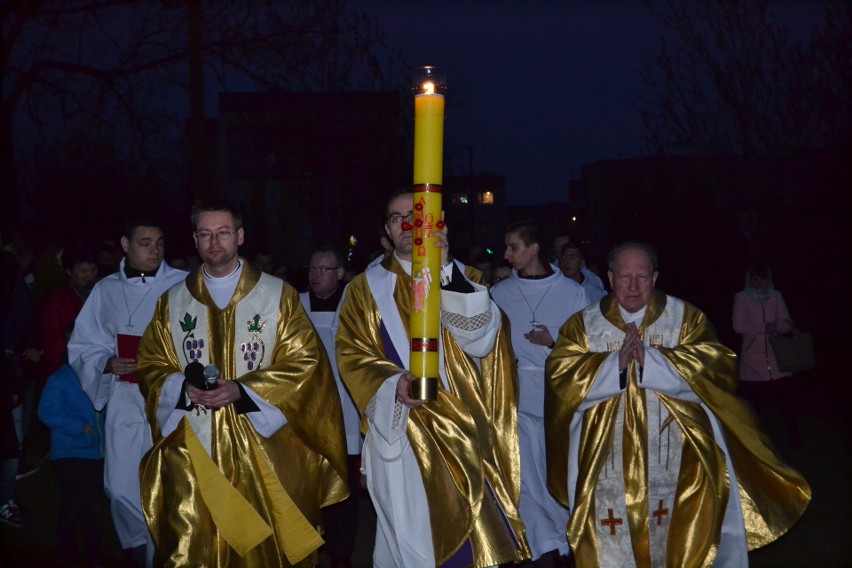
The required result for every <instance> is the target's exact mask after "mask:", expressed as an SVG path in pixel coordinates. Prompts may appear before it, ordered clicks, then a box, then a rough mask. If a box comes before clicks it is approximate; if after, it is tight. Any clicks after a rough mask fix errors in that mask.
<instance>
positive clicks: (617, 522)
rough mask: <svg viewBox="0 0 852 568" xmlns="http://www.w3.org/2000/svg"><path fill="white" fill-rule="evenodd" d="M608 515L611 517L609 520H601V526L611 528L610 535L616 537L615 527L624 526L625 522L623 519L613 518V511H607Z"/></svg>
mask: <svg viewBox="0 0 852 568" xmlns="http://www.w3.org/2000/svg"><path fill="white" fill-rule="evenodd" d="M607 514H608V515H609V518H607V519H601V524H602V525H603V526H609V534H611V535H614V534H615V525H620V524H623V522H622V520H621V519H616V518H614V517H613V515H612V509H607Z"/></svg>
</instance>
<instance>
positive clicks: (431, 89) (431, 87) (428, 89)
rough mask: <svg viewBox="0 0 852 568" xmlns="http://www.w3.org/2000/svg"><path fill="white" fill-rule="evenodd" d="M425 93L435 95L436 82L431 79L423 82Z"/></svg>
mask: <svg viewBox="0 0 852 568" xmlns="http://www.w3.org/2000/svg"><path fill="white" fill-rule="evenodd" d="M423 94H424V95H434V94H435V83H433V82H431V81H427V82H425V83H423Z"/></svg>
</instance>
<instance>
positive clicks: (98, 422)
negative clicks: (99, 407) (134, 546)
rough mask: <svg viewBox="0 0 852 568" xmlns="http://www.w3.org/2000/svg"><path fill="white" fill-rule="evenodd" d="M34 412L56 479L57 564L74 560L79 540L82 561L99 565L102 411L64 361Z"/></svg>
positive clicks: (74, 562) (72, 563) (102, 478)
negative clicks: (46, 436) (46, 433)
mask: <svg viewBox="0 0 852 568" xmlns="http://www.w3.org/2000/svg"><path fill="white" fill-rule="evenodd" d="M38 417H39V418H40V419H41V421H42V422H44V423H45V424H46V425H47V426H48V427H49V428H50V459H51V461H52V462H53V468H54V471H55V472H56V477H57V479H58V481H59V496H60V497H59V499H60V503H59V518H58V523H57V527H56V535H57V566H76V565H78V564H79V559H78V550H77V546H78V543H79V542H80V541H81V540H82V544H83V551H84V555H85V558H83V559H82V560H83V562H84V563H85V564H86V565H87V566H100V562H101V542H102V534H101V527H102V524H103V523H102V515H103V510H102V504H103V494H104V451H103V449H104V444H103V442H104V438H103V435H104V427H103V412H97V411H95V408H94V407H93V406H92V403H91V401H90V400H89V398H88V397H87V396H86V394H85V393H84V392H83V388H82V387H81V386H80V381H79V380H78V379H77V375H76V374H74V370H73V369H72V368H71V366H70V365H67V364H66V365H62V366H61V367H60V368H59V369H58V370H57V371H56V372H55V373H53V374H52V375H51V376H50V378H48V380H47V384H46V385H45V387H44V391H43V393H42V395H41V402H40V403H39V406H38ZM78 533H82V535H79V534H78ZM81 536H82V538H80V537H81Z"/></svg>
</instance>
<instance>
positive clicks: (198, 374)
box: [183, 361, 205, 389]
mask: <svg viewBox="0 0 852 568" xmlns="http://www.w3.org/2000/svg"><path fill="white" fill-rule="evenodd" d="M183 376H184V377H186V382H187V383H189V384H191V385H192V386H194V387H195V388H197V389H203V388H205V387H204V365H202V364H201V363H199V362H198V361H193V362H191V363H190V364H189V365H187V366H186V368H185V369H184V370H183Z"/></svg>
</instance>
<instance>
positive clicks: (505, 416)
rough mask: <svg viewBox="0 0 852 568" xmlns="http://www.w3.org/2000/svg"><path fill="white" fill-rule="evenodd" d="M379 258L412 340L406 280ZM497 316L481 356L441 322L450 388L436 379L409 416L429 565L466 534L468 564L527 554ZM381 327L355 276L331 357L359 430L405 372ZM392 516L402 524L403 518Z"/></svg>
mask: <svg viewBox="0 0 852 568" xmlns="http://www.w3.org/2000/svg"><path fill="white" fill-rule="evenodd" d="M382 266H383V267H384V268H385V269H386V270H388V271H389V272H390V273H392V274H393V275H395V276H396V284H395V287H394V289H393V303H395V307H396V309H397V310H398V312H399V316H400V318H401V320H402V324H403V326H404V327H405V332H406V333H407V335H408V337H407V339H406V341H407V342H408V343H410V337H411V333H410V328H409V314H410V311H411V299H412V296H411V278H410V277H409V276H408V275H407V274H406V273H405V270H404V269H403V268H402V267H401V266H400V264H399V262H398V261H397V259H396V257H395V256H391V257H389V258H386V259H385V260H384V261H383V263H382ZM465 275H466V277H467V278H468V279H469V280H471V281H473V282H477V283H479V282H480V281H481V275H480V273H479V272H478V271H475V270H466V271H465ZM388 276H390V275H388ZM477 276H479V277H478V278H477ZM505 323H506V322H505V320H504V325H503V326H502V327H501V329H500V330H499V331H498V332H497V339H496V343H495V346H494V348H493V350H492V351H491V353H489V354H488V355H487V356H485V357H483V358H481V359H474V358H473V357H471V356H470V355H468V354H466V353H465V352H464V351H462V348H461V347H460V346H459V345H458V344H457V343H456V341H455V339H454V337H453V335H452V334H451V333H450V332H449V331H447V330H446V329H445V328H443V326H442V331H441V339H442V344H443V349H444V371H445V372H446V379H447V381H448V384H449V390H447V389H446V388H444V386H443V385H442V384H441V383H440V382H439V386H438V396H437V399H436V400H432V401H429V402H427V403H425V404H424V405H423V406H421V407H420V408H418V409H415V410H412V411H411V412H410V414H409V416H408V423H407V424H408V425H407V436H408V440H409V443H410V444H411V448H412V449H413V452H414V455H415V458H416V460H417V463H418V465H419V469H420V473H421V475H422V480H423V485H424V488H425V491H426V499H427V501H428V507H429V521H430V525H431V532H432V544H433V548H434V554H435V561H436V565H441V564H442V563H444V562H445V561H446V560H447V559H449V558H450V557H452V556H453V554H454V553H456V551H458V550H459V548H460V547H461V546H462V545H464V544H465V542H466V541H467V540H468V539H470V542H471V544H472V548H473V559H474V565H475V566H492V565H496V564H500V563H505V562H513V561H517V560H522V559H524V558H529V550H528V548H527V545H526V540H525V538H524V528H523V522H522V521H521V518H520V515H519V514H518V510H517V504H518V499H519V495H520V456H519V450H518V433H517V419H516V413H517V397H518V392H517V389H518V384H517V374H516V372H515V369H514V356H513V353H512V349H511V345H510V342H509V338H508V331H507V329H506V327H505ZM381 329H382V316H381V313H380V311H379V309H378V306H377V303H376V301H375V299H374V297H373V295H372V292H371V289H370V285H369V283H368V279H367V275H366V274H365V273H362V274H359V275H358V276H356V277H355V279H354V280H353V281H352V282H351V284H350V285H349V287H348V288H347V289H346V298H345V301H344V303H343V307H342V308H341V312H340V329H339V332H338V334H337V357H338V368H339V369H340V376H341V378H342V379H343V381H344V382H345V383H346V386H347V388H348V389H349V392H350V393H351V394H352V397H353V399H354V401H355V404H356V405H357V406H358V410H359V412H360V413H361V424H362V430H363V431H364V432H365V433H366V432H367V427H368V422H367V417H366V415H365V412H366V411H367V406H368V404H369V403H370V401H371V400H372V399H373V397H374V396H375V394H376V392H377V390H378V389H379V388H380V387H381V386H382V384H383V383H384V381H385V380H386V379H388V378H389V377H392V376H394V375H397V374H399V373H401V372H405V371H406V370H405V369H401V368H400V367H399V366H398V365H397V364H396V363H394V362H392V361H391V360H389V359H390V357H389V356H388V353H389V350H393V346H388V345H385V342H384V339H383V338H382V331H381ZM489 487H490V489H489ZM495 499H496V502H497V503H499V505H500V508H498V507H497V506H496V504H495ZM500 509H502V513H501V512H500ZM504 515H505V516H504ZM396 522H398V523H405V519H398V520H396ZM507 529H511V533H510V531H509V530H507Z"/></svg>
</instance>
